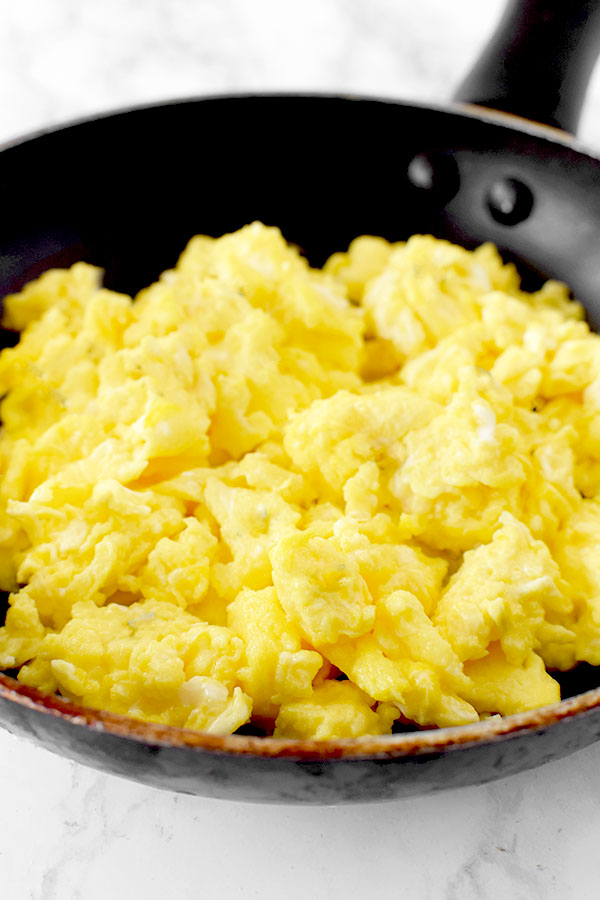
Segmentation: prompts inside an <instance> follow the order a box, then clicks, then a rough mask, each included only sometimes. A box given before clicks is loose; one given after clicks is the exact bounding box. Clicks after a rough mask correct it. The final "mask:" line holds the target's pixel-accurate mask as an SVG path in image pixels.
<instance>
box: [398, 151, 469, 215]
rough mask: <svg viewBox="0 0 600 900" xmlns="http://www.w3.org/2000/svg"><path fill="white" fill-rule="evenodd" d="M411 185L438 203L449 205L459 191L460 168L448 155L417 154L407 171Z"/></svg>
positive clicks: (432, 152) (434, 152)
mask: <svg viewBox="0 0 600 900" xmlns="http://www.w3.org/2000/svg"><path fill="white" fill-rule="evenodd" d="M406 174H407V176H408V180H409V181H410V183H411V184H412V185H413V186H414V187H416V188H418V189H419V190H420V191H423V195H424V196H429V197H430V198H431V200H433V201H434V202H437V203H447V202H448V200H451V199H452V197H454V195H455V194H456V192H457V191H458V188H459V186H460V178H459V174H458V166H457V165H456V162H455V161H454V159H453V158H452V157H451V156H449V155H448V154H447V153H441V152H439V151H435V150H434V151H430V152H427V153H417V155H416V156H414V157H413V158H412V159H411V161H410V162H409V164H408V168H407V170H406Z"/></svg>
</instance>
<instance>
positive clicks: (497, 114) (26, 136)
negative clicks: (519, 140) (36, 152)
mask: <svg viewBox="0 0 600 900" xmlns="http://www.w3.org/2000/svg"><path fill="white" fill-rule="evenodd" d="M231 100H233V101H235V100H249V101H256V100H259V101H260V100H290V101H292V102H294V101H296V100H303V101H304V100H317V101H327V100H334V101H339V100H343V101H347V102H350V103H359V104H360V103H376V104H381V105H383V106H398V107H400V108H402V109H417V110H423V111H425V112H438V113H445V114H447V115H452V116H457V117H458V118H462V119H467V120H476V121H480V122H484V123H487V124H490V125H499V126H502V127H504V128H508V129H510V130H512V131H517V132H520V133H522V134H527V135H529V136H531V137H535V138H541V139H542V140H546V141H549V142H550V143H554V144H558V145H559V146H563V147H566V148H569V149H571V150H575V151H576V152H578V153H581V154H582V155H583V156H587V157H589V158H590V159H594V160H596V161H598V162H600V150H598V149H595V148H592V147H591V146H589V145H587V144H585V143H584V142H583V141H581V139H580V138H578V137H577V136H576V135H572V134H569V133H568V132H566V131H561V130H560V129H559V128H554V127H552V126H550V125H542V124H541V123H539V122H535V121H533V120H531V119H525V118H522V117H521V116H517V115H515V114H513V113H507V112H503V111H501V110H496V109H491V108H489V107H484V106H477V105H476V104H473V103H462V102H457V101H448V102H446V103H444V102H442V101H438V102H436V101H427V102H420V101H419V102H417V101H416V100H412V99H411V98H406V97H401V98H395V97H383V96H380V95H377V94H363V93H358V92H357V93H355V92H335V91H269V90H264V91H260V90H259V91H231V92H225V93H214V94H213V93H210V94H193V95H189V96H179V97H172V98H167V99H162V100H160V101H158V102H153V101H148V102H143V103H132V104H130V105H126V106H119V107H115V108H114V109H106V110H99V111H98V112H95V113H90V114H87V115H82V116H75V117H74V118H71V119H65V120H64V121H59V122H56V123H53V124H52V125H49V126H47V127H42V128H37V129H32V130H31V131H26V132H24V133H23V134H20V135H16V136H14V137H12V138H8V139H7V140H5V141H2V142H0V153H1V152H3V151H4V150H11V149H15V148H17V147H20V146H21V145H22V144H25V143H29V142H30V141H34V140H37V139H38V138H44V137H48V136H51V135H53V134H56V133H59V132H63V131H67V130H69V129H70V128H77V127H79V126H85V125H92V124H94V123H95V122H102V121H104V120H106V119H113V118H119V117H120V116H126V115H129V114H130V113H138V112H139V113H144V112H150V111H151V110H153V109H163V108H168V107H171V106H192V105H195V104H197V103H202V102H208V103H214V102H217V101H231Z"/></svg>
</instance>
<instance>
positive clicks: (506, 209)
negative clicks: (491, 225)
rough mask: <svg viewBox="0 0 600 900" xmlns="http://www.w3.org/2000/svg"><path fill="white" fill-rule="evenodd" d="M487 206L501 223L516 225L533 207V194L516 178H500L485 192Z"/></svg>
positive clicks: (493, 216) (494, 217)
mask: <svg viewBox="0 0 600 900" xmlns="http://www.w3.org/2000/svg"><path fill="white" fill-rule="evenodd" d="M485 200H486V204H487V208H488V210H489V212H490V214H491V216H492V218H493V219H495V220H496V222H499V223H500V224H501V225H518V223H519V222H523V221H524V219H526V218H527V217H528V215H529V214H530V212H531V210H532V209H533V194H532V193H531V191H530V190H529V188H528V187H527V185H526V184H523V182H522V181H518V180H517V179H516V178H500V179H498V181H495V182H494V184H493V185H492V186H491V187H490V189H489V191H488V192H487V194H486V198H485Z"/></svg>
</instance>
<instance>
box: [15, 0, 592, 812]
mask: <svg viewBox="0 0 600 900" xmlns="http://www.w3.org/2000/svg"><path fill="white" fill-rule="evenodd" d="M599 42H600V0H562V2H561V0H526V2H511V3H509V5H508V8H507V10H506V12H505V15H504V17H503V19H502V21H501V22H500V24H499V26H498V29H497V31H496V33H495V34H494V36H493V37H492V39H491V41H490V43H489V44H488V46H487V48H486V49H485V51H484V53H483V54H482V56H481V58H480V60H479V61H478V62H477V64H476V65H475V67H474V68H473V70H472V71H471V73H470V74H469V75H468V76H467V77H466V79H465V80H464V82H463V83H462V85H461V86H460V87H459V89H458V91H457V93H456V98H455V99H456V100H458V101H460V105H458V104H454V105H452V106H445V107H444V106H439V107H423V106H417V105H412V104H408V103H396V102H390V101H382V100H377V99H368V98H362V97H354V96H352V97H350V96H323V95H316V96H307V95H285V96H284V95H252V96H226V97H204V98H200V99H196V100H187V101H183V102H174V103H166V104H162V105H159V106H153V107H146V108H138V109H132V110H128V111H124V112H118V113H115V114H113V115H109V116H103V117H100V118H96V119H93V120H87V121H80V122H76V123H74V124H71V125H68V126H66V127H63V128H60V129H58V130H53V131H47V132H42V133H39V134H37V135H34V136H32V137H29V138H26V139H24V140H22V141H18V142H15V143H12V144H9V145H7V146H5V147H4V148H3V150H2V152H1V154H0V196H2V201H3V215H2V220H1V223H0V291H1V292H2V296H4V295H5V294H6V293H8V292H11V291H14V290H17V289H18V288H20V287H21V286H22V285H23V284H24V283H25V282H27V281H29V280H30V279H32V278H34V277H36V276H37V275H39V274H40V273H41V272H42V271H44V270H45V269H47V268H50V267H53V266H68V265H71V264H72V263H74V262H76V261H77V260H80V259H84V260H86V261H88V262H90V263H93V264H94V265H98V266H101V267H102V268H104V269H105V271H106V280H105V283H106V285H107V286H108V287H110V288H113V289H116V290H120V291H125V292H127V293H130V294H131V293H135V292H136V291H137V290H138V289H139V288H140V287H142V286H144V285H146V284H148V283H150V282H151V281H153V280H154V279H155V278H156V277H157V276H158V275H159V273H160V272H161V271H163V270H164V269H166V268H169V267H171V266H172V265H173V264H174V263H175V261H176V259H177V256H178V253H179V252H180V250H181V248H182V247H183V246H184V245H185V243H186V242H187V240H188V238H189V237H190V236H191V235H193V234H197V233H205V234H210V235H214V236H217V235H220V234H223V233H225V232H229V231H232V230H235V229H237V228H239V227H241V226H242V225H244V224H246V223H248V222H250V221H252V220H254V219H260V220H262V221H263V222H265V223H267V224H275V225H278V226H280V228H281V229H282V231H283V233H284V235H285V237H286V238H287V239H288V240H290V241H292V242H294V243H296V244H299V245H300V246H301V247H302V248H304V250H305V252H306V254H307V256H308V258H309V260H310V262H311V263H312V264H313V265H317V266H318V265H321V264H322V263H323V262H324V260H325V259H326V257H327V256H329V254H330V253H332V252H333V251H335V250H339V249H344V248H346V247H347V245H348V243H349V242H350V240H351V239H352V238H354V237H356V236H357V235H359V234H365V233H367V234H368V233H371V234H379V235H383V236H384V237H386V238H388V239H389V240H392V241H398V240H402V239H405V238H407V237H408V236H409V235H411V234H414V233H418V232H425V233H428V232H429V233H432V234H434V235H435V236H437V237H440V238H447V239H449V240H451V241H455V242H457V243H460V244H462V245H464V246H466V247H469V248H472V247H475V246H477V245H478V244H480V243H482V242H484V241H493V242H494V243H495V244H496V245H497V246H498V247H499V249H500V250H501V252H502V254H503V256H504V258H505V259H508V260H512V261H514V262H515V263H516V264H517V265H518V267H519V270H520V272H521V274H522V276H523V281H524V285H525V286H526V288H528V289H532V288H535V287H536V286H537V285H539V283H540V282H541V281H542V280H544V279H546V278H548V277H554V278H559V279H561V280H563V281H565V282H567V283H568V284H569V285H570V286H571V287H572V289H573V291H574V294H575V295H576V296H577V297H578V299H580V300H581V301H582V302H583V303H584V305H585V307H586V309H587V313H588V317H589V320H590V323H591V324H592V326H599V325H600V159H598V158H597V157H595V156H594V155H593V154H591V153H588V152H585V151H584V150H583V149H582V148H581V147H580V146H578V144H577V143H576V142H575V141H574V140H573V139H572V138H571V137H569V136H568V135H567V134H566V133H565V131H563V129H565V130H566V131H571V132H572V131H574V130H575V128H576V125H577V122H578V118H579V114H580V111H581V106H582V102H583V98H584V93H585V88H586V85H587V81H588V79H589V77H590V74H591V71H592V68H593V65H594V62H595V60H596V55H597V49H598V44H599ZM465 104H469V105H465ZM473 104H477V106H475V105H473ZM529 120H537V122H538V123H541V124H538V125H536V124H533V123H532V122H531V121H529ZM3 340H4V344H5V345H7V344H9V343H14V335H11V334H8V333H5V334H4V335H3ZM560 677H561V679H562V688H563V697H566V698H567V699H564V700H563V701H562V702H561V703H559V704H556V705H554V706H549V707H545V708H543V709H538V710H533V711H531V712H527V713H522V714H519V715H514V716H508V717H507V718H505V719H500V720H488V721H487V722H483V723H479V724H476V725H469V726H463V727H460V728H447V729H431V730H426V731H412V732H406V733H398V734H394V735H392V736H387V737H373V738H364V739H360V740H339V741H326V742H315V741H292V740H281V739H280V740H276V739H273V738H264V737H260V736H256V735H252V734H249V733H246V734H235V735H232V736H228V737H214V736H210V735H206V734H201V733H197V732H192V731H186V730H184V729H177V728H172V727H164V726H159V725H153V724H147V723H141V722H136V721H133V720H130V719H127V718H125V717H122V716H117V715H112V714H109V713H103V712H98V711H95V710H90V709H85V708H83V707H81V706H77V705H74V704H72V703H68V702H67V701H65V700H63V699H61V698H57V697H46V696H43V695H42V694H40V693H38V692H37V691H35V690H31V689H28V688H25V687H24V686H22V685H20V684H19V683H18V682H17V681H16V680H15V679H14V678H12V677H10V675H8V674H7V675H0V723H1V724H2V725H3V726H4V727H5V728H7V729H8V730H9V731H11V732H13V733H14V734H17V735H21V736H24V737H26V738H29V739H32V740H33V741H35V742H37V743H38V744H40V745H41V746H43V747H46V748H47V749H50V750H52V751H54V752H56V753H59V754H62V755H64V756H68V757H70V758H72V759H75V760H78V761H79V762H83V763H87V764H89V765H92V766H95V767H96V768H99V769H102V770H104V771H108V772H112V773H115V774H119V775H125V776H128V777H130V778H133V779H136V780H138V781H142V782H145V783H147V784H152V785H156V786H158V787H163V788H168V789H172V790H178V791H184V792H188V793H195V794H200V795H205V796H210V797H223V798H232V799H237V800H258V801H265V800H266V801H272V802H276V801H279V802H305V803H335V802H356V801H373V800H382V799H390V798H393V797H400V796H409V795H413V794H417V793H426V792H429V791H433V790H438V789H441V788H444V787H449V786H459V785H467V784H473V783H476V782H484V781H488V780H491V779H493V778H498V777H500V776H504V775H508V774H511V773H513V772H517V771H520V770H522V769H526V768H530V767H532V766H536V765H539V764H541V763H543V762H545V761H548V760H550V759H553V758H558V757H560V756H564V755H566V754H568V753H571V752H573V751H574V750H576V749H578V748H580V747H584V746H586V745H587V744H590V743H591V742H593V741H595V740H597V739H598V738H599V737H600V688H599V687H598V686H599V685H600V670H599V669H594V668H592V667H589V666H585V665H581V666H579V667H578V668H577V669H575V670H574V671H573V672H571V673H566V674H565V675H563V676H560Z"/></svg>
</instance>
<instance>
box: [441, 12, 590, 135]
mask: <svg viewBox="0 0 600 900" xmlns="http://www.w3.org/2000/svg"><path fill="white" fill-rule="evenodd" d="M599 51H600V0H510V2H509V3H508V6H507V8H506V10H505V12H504V15H503V16H502V19H501V20H500V22H499V23H498V27H497V29H496V31H495V32H494V34H493V35H492V37H491V38H490V40H489V42H488V44H487V46H486V47H485V49H484V51H483V53H482V54H481V56H480V58H479V59H478V60H477V62H476V63H475V65H474V66H473V68H472V69H471V71H470V72H469V74H468V75H467V76H466V78H465V79H464V80H463V82H462V83H461V84H460V86H459V87H458V88H457V90H456V92H455V94H454V99H455V100H458V101H459V102H461V103H475V104H477V105H478V106H487V107H491V108H492V109H499V110H502V111H503V112H507V113H512V114H513V115H517V116H522V117H523V118H526V119H533V120H534V121H536V122H541V123H543V124H544V125H551V126H554V127H555V128H561V129H564V130H565V131H570V132H572V133H573V134H574V133H575V132H576V130H577V125H578V123H579V118H580V115H581V109H582V106H583V101H584V98H585V92H586V88H587V85H588V82H589V79H590V76H591V74H592V71H593V68H594V64H595V62H596V58H597V56H598V52H599Z"/></svg>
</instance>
